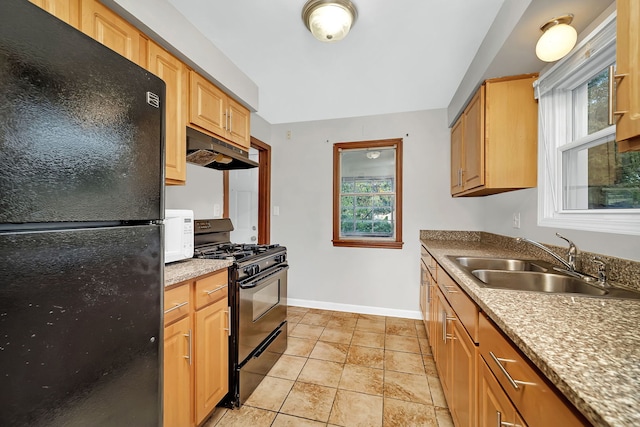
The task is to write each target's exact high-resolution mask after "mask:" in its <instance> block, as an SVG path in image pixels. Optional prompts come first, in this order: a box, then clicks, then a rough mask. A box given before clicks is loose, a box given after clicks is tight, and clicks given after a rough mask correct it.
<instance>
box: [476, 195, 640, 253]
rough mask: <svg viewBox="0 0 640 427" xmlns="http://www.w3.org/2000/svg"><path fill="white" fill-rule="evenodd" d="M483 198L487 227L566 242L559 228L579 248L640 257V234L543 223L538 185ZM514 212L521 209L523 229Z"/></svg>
mask: <svg viewBox="0 0 640 427" xmlns="http://www.w3.org/2000/svg"><path fill="white" fill-rule="evenodd" d="M481 201H482V219H483V221H484V224H483V229H484V231H488V232H490V233H497V234H502V235H505V236H514V237H515V236H524V237H528V238H530V239H533V240H537V241H539V242H542V243H549V244H553V245H557V246H564V245H565V242H564V241H563V240H560V239H559V238H558V237H556V235H555V233H556V232H558V233H560V234H562V235H563V236H565V237H567V238H569V239H571V240H573V242H574V243H575V244H576V246H578V249H579V250H583V251H587V252H595V253H599V254H603V255H610V256H614V257H617V258H625V259H630V260H634V261H640V237H638V236H627V235H623V234H610V233H596V232H591V231H580V230H566V229H560V228H550V227H539V226H538V225H537V223H538V189H537V188H532V189H527V190H518V191H512V192H509V193H504V194H496V195H493V196H487V197H484V198H482V199H481ZM514 212H520V224H521V228H520V229H515V228H513V227H512V218H513V213H514Z"/></svg>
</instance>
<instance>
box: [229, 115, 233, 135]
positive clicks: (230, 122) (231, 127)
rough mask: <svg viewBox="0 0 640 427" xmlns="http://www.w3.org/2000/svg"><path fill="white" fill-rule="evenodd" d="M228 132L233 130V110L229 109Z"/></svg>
mask: <svg viewBox="0 0 640 427" xmlns="http://www.w3.org/2000/svg"><path fill="white" fill-rule="evenodd" d="M229 132H233V110H231V109H229Z"/></svg>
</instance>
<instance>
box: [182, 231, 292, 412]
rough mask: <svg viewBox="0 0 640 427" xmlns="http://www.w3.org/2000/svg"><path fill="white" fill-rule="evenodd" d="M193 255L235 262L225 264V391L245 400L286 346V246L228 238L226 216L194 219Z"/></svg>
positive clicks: (232, 399)
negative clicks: (227, 320)
mask: <svg viewBox="0 0 640 427" xmlns="http://www.w3.org/2000/svg"><path fill="white" fill-rule="evenodd" d="M194 226H195V227H194V257H195V258H205V259H225V260H230V261H233V263H232V265H231V266H230V267H229V306H230V310H231V314H230V318H231V335H230V337H229V364H230V367H229V394H228V395H227V397H226V398H225V399H224V401H223V403H224V404H226V406H229V407H231V408H237V407H240V406H241V405H242V403H244V401H246V399H247V398H248V397H249V395H250V394H251V393H252V392H253V390H254V389H255V388H256V387H257V386H258V384H259V383H260V381H261V380H262V378H264V376H265V375H266V374H267V372H268V371H269V369H271V367H272V366H273V365H274V364H275V363H276V362H277V360H278V359H279V357H280V356H281V355H282V354H283V353H284V351H285V350H286V348H287V321H286V317H287V270H288V269H289V266H288V264H287V249H286V248H285V247H284V246H280V245H277V244H275V245H274V244H272V245H257V244H246V243H240V244H236V243H231V242H229V236H230V232H231V231H232V230H233V224H232V223H231V220H229V219H208V220H196V221H195V222H194Z"/></svg>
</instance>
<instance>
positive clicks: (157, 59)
mask: <svg viewBox="0 0 640 427" xmlns="http://www.w3.org/2000/svg"><path fill="white" fill-rule="evenodd" d="M149 71H151V72H152V73H153V74H155V75H156V76H158V77H160V78H161V79H162V80H164V82H165V83H166V85H167V92H166V101H165V181H166V183H167V184H184V183H185V181H186V174H187V161H186V155H187V154H186V150H187V149H186V138H187V135H186V123H185V98H186V93H185V88H186V87H187V81H186V79H187V67H186V66H185V65H184V64H183V63H182V62H181V61H180V60H179V59H178V58H176V57H175V56H173V55H171V54H170V53H169V52H167V51H166V50H164V49H163V48H161V47H160V46H158V45H157V44H155V43H153V42H149Z"/></svg>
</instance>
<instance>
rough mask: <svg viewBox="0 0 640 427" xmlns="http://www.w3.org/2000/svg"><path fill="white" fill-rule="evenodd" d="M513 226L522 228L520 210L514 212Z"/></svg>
mask: <svg viewBox="0 0 640 427" xmlns="http://www.w3.org/2000/svg"><path fill="white" fill-rule="evenodd" d="M513 228H520V212H514V213H513Z"/></svg>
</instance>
